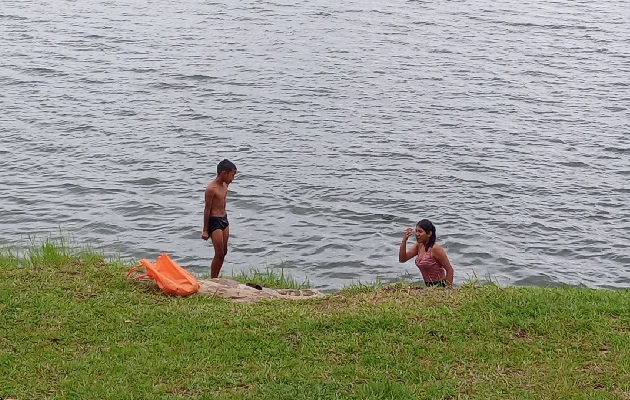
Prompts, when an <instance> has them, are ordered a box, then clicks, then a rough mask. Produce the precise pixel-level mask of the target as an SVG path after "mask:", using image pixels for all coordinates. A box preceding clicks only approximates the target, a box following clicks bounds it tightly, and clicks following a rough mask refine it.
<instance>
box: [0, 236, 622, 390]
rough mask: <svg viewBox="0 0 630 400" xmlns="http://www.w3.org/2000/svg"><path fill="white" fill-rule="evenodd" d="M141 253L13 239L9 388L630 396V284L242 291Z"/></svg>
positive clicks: (0, 349) (3, 383) (7, 255)
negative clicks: (165, 281) (176, 274)
mask: <svg viewBox="0 0 630 400" xmlns="http://www.w3.org/2000/svg"><path fill="white" fill-rule="evenodd" d="M128 267H129V265H125V264H124V263H122V262H120V261H114V262H109V261H107V260H105V258H104V256H103V254H101V253H99V252H95V251H93V250H90V249H84V250H82V249H78V250H75V249H72V248H70V247H69V246H66V245H60V244H59V243H52V242H48V243H45V244H43V245H41V246H33V247H32V248H30V249H27V250H26V251H22V252H18V251H9V250H6V249H5V250H3V251H1V252H0V398H2V397H11V398H16V399H44V398H46V399H290V400H296V399H418V398H420V399H630V292H629V291H627V290H626V291H607V290H592V289H580V288H567V287H565V288H551V289H547V288H523V287H520V288H517V287H499V286H497V285H484V286H476V285H468V286H466V287H464V288H460V289H457V290H444V289H437V288H430V289H418V288H411V287H409V286H408V285H404V284H400V285H391V286H382V287H380V286H378V285H373V286H371V287H370V286H369V285H363V286H364V287H354V288H352V290H345V291H341V292H339V293H336V294H333V295H330V296H328V297H326V298H323V299H312V300H307V301H284V300H275V301H269V302H263V303H257V304H237V303H231V302H228V301H225V300H222V299H219V298H215V297H205V296H201V295H195V296H190V297H187V298H175V297H167V296H163V295H162V294H160V293H159V292H156V291H153V290H147V288H146V287H145V286H143V285H138V284H137V283H135V282H129V281H127V280H126V278H125V272H126V270H127V268H128ZM249 278H250V277H248V279H249Z"/></svg>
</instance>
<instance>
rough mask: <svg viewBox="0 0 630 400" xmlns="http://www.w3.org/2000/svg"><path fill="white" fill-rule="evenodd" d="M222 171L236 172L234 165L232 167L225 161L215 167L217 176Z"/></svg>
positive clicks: (230, 163) (229, 162)
mask: <svg viewBox="0 0 630 400" xmlns="http://www.w3.org/2000/svg"><path fill="white" fill-rule="evenodd" d="M223 171H225V172H230V171H236V165H234V164H233V163H232V162H231V161H229V160H227V159H225V160H223V161H221V162H220V163H219V164H218V165H217V175H219V174H220V173H221V172H223Z"/></svg>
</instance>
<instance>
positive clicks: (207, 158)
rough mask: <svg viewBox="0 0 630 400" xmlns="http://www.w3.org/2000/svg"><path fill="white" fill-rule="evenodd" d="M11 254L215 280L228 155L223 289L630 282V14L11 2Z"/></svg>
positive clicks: (1, 35)
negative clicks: (218, 198) (439, 259)
mask: <svg viewBox="0 0 630 400" xmlns="http://www.w3.org/2000/svg"><path fill="white" fill-rule="evenodd" d="M0 54H1V55H2V57H1V58H0V88H1V90H0V107H1V110H2V112H1V113H0V213H1V216H0V245H3V246H14V245H18V246H19V245H23V244H25V243H28V241H29V238H36V239H46V238H48V237H50V236H53V237H54V236H58V235H59V233H60V231H61V232H62V233H63V235H65V236H68V237H70V238H71V239H72V240H73V241H75V242H77V243H79V244H81V245H83V244H91V245H93V246H95V247H98V248H103V249H104V250H105V251H106V253H108V254H115V253H120V255H122V256H123V257H124V258H126V259H134V258H135V259H137V258H141V257H147V258H150V259H155V258H156V257H157V255H158V254H159V253H160V252H163V251H165V252H168V253H169V254H170V255H171V256H172V257H173V258H174V259H175V260H176V261H178V262H179V263H180V264H182V265H184V266H185V267H187V268H189V269H190V270H193V271H195V272H198V273H203V272H208V270H209V264H210V259H211V257H212V254H213V251H212V248H211V246H210V245H209V243H207V242H204V241H202V240H201V239H200V236H201V228H202V219H203V218H202V216H203V193H204V188H205V186H206V184H207V183H208V182H209V181H210V180H211V179H213V178H214V176H215V174H216V164H217V163H218V162H219V161H220V160H222V159H223V158H228V159H230V160H231V161H233V162H234V163H235V164H236V165H237V167H238V169H239V174H238V175H237V178H236V180H235V181H234V183H233V184H232V185H230V193H229V196H228V213H229V218H230V223H231V225H230V228H231V234H232V235H231V238H230V253H229V254H228V256H227V259H226V262H225V265H224V267H223V270H222V272H223V273H224V274H228V275H229V274H233V273H236V272H238V271H241V270H249V269H251V268H258V269H265V268H268V267H273V266H277V265H278V264H282V266H283V268H284V272H285V273H289V274H291V275H293V276H294V277H295V278H296V279H298V280H305V279H308V280H309V281H310V283H311V285H312V286H313V287H316V288H320V289H338V288H341V287H343V286H346V285H350V284H352V283H357V282H364V283H367V282H373V281H375V280H377V279H380V280H383V281H392V280H397V279H399V278H400V277H405V276H407V277H408V279H412V280H414V281H418V280H419V277H420V275H419V272H418V271H417V269H416V267H415V266H414V264H413V261H409V262H408V263H406V264H399V263H398V260H397V255H398V247H399V244H400V241H401V237H402V233H403V231H404V229H405V228H406V227H408V226H413V225H414V224H415V223H416V222H417V221H418V220H419V219H422V218H429V219H431V220H432V221H433V222H434V223H435V225H436V226H437V236H438V241H439V242H440V243H442V244H443V246H444V247H445V248H446V250H447V252H448V255H449V257H450V259H451V261H452V263H453V265H454V268H455V274H456V275H455V281H456V283H458V284H461V283H464V282H466V281H467V280H469V279H472V278H474V277H477V278H479V279H481V280H485V279H488V278H490V279H492V280H494V281H498V282H499V283H501V284H513V285H543V286H547V285H561V284H568V285H584V286H588V287H603V288H604V287H605V288H624V287H625V288H627V287H628V286H630V250H629V249H630V205H629V204H630V8H629V7H628V6H627V3H626V2H622V1H612V0H611V1H604V2H594V1H588V2H583V1H573V0H560V1H553V2H549V1H542V0H535V1H527V2H525V4H523V2H521V1H517V0H507V1H492V2H490V1H482V2H473V1H400V0H396V1H391V2H387V4H384V3H383V2H382V1H372V0H362V1H344V2H338V1H331V0H310V1H298V2H267V1H200V0H193V1H190V2H172V1H165V0H156V1H148V2H147V1H138V0H125V1H119V0H113V1H64V2H59V1H33V0H27V1H23V0H19V1H12V0H3V1H2V6H1V7H0Z"/></svg>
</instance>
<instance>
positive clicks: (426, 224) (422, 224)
mask: <svg viewBox="0 0 630 400" xmlns="http://www.w3.org/2000/svg"><path fill="white" fill-rule="evenodd" d="M416 226H417V227H418V228H422V230H423V231H425V232H426V233H431V237H430V238H429V241H428V242H427V244H426V245H425V246H424V250H429V249H430V248H431V247H433V245H434V244H435V239H436V237H435V226H433V223H432V222H431V221H429V220H428V219H423V220H421V221H419V222H418V223H417V224H416Z"/></svg>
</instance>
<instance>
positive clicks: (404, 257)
mask: <svg viewBox="0 0 630 400" xmlns="http://www.w3.org/2000/svg"><path fill="white" fill-rule="evenodd" d="M412 234H414V230H413V229H412V228H407V230H406V231H405V234H404V236H403V240H402V243H401V244H400V251H399V252H398V261H400V262H401V263H404V262H407V261H409V260H411V259H412V258H414V257H416V266H417V267H418V269H420V273H421V274H422V279H424V284H425V285H426V286H442V287H446V286H452V285H453V267H452V266H451V262H450V261H449V260H448V257H447V256H446V252H445V251H444V249H443V248H442V246H440V245H439V244H437V243H435V239H436V237H435V226H433V224H432V223H431V221H429V220H428V219H423V220H422V221H420V222H418V224H416V230H415V236H416V243H414V244H413V245H412V246H411V247H410V248H409V249H407V239H409V236H411V235H412Z"/></svg>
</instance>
